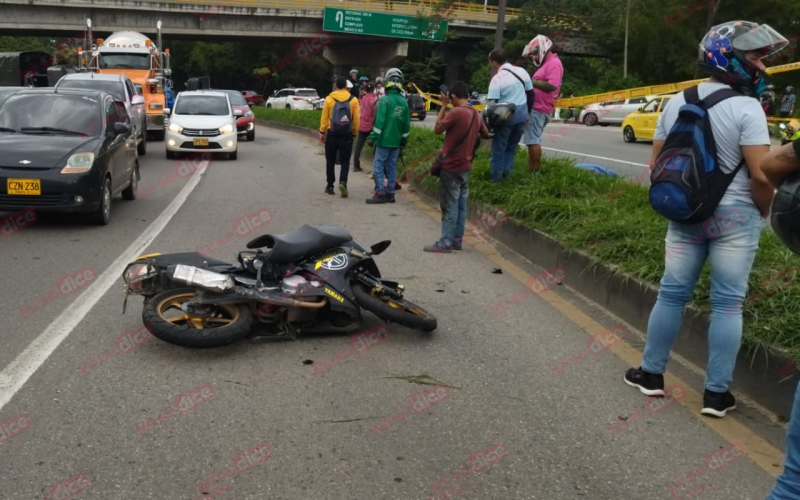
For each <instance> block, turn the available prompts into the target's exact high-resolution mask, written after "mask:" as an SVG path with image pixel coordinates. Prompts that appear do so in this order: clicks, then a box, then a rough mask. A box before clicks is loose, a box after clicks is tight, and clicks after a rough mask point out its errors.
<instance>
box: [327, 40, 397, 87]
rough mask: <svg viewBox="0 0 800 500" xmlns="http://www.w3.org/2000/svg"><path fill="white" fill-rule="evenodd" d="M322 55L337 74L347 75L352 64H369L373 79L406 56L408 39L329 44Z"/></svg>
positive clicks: (370, 76) (371, 78)
mask: <svg viewBox="0 0 800 500" xmlns="http://www.w3.org/2000/svg"><path fill="white" fill-rule="evenodd" d="M322 55H323V57H325V59H327V60H328V61H329V62H330V63H331V64H333V69H334V72H335V73H336V74H337V75H344V76H347V75H349V74H350V70H351V69H353V66H365V65H369V67H370V75H369V79H370V80H375V78H376V77H378V76H383V74H384V73H385V72H386V70H387V69H389V68H391V67H394V66H397V65H399V64H400V62H401V61H402V60H403V59H405V58H406V57H407V56H408V41H407V40H398V41H396V42H378V43H369V44H366V45H365V44H363V43H361V44H355V43H354V44H341V45H329V46H328V47H325V50H324V51H323V53H322Z"/></svg>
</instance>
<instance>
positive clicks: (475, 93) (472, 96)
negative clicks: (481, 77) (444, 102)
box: [469, 92, 478, 99]
mask: <svg viewBox="0 0 800 500" xmlns="http://www.w3.org/2000/svg"><path fill="white" fill-rule="evenodd" d="M469 98H470V99H477V98H478V93H477V92H473V93H471V94H470V95H469Z"/></svg>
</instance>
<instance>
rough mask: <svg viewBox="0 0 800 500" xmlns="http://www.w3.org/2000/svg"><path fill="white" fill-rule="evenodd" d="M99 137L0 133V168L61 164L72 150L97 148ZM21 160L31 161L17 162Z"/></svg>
mask: <svg viewBox="0 0 800 500" xmlns="http://www.w3.org/2000/svg"><path fill="white" fill-rule="evenodd" d="M100 140H102V138H100V137H81V136H77V135H75V136H73V135H55V136H54V135H49V134H0V151H2V152H3V154H2V155H0V169H2V168H3V167H13V168H15V169H16V168H19V169H25V168H63V167H64V165H66V163H67V159H68V158H69V157H70V156H71V155H73V154H74V153H77V152H79V151H89V152H96V151H95V150H96V149H97V146H98V143H99V141H100ZM23 161H24V162H30V163H20V162H23Z"/></svg>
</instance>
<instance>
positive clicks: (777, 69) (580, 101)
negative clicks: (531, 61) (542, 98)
mask: <svg viewBox="0 0 800 500" xmlns="http://www.w3.org/2000/svg"><path fill="white" fill-rule="evenodd" d="M798 69H800V62H795V63H789V64H782V65H780V66H773V67H771V68H767V74H768V75H773V74H775V73H785V72H786V71H795V70H798ZM704 81H706V79H705V78H703V79H701V80H689V81H688V82H680V83H667V84H664V85H651V86H649V87H636V88H632V89H626V90H614V91H612V92H604V93H602V94H594V95H587V96H582V97H569V98H567V99H558V100H556V102H555V107H557V108H569V107H574V106H586V105H587V104H594V103H597V102H615V101H624V100H625V99H631V98H634V97H644V96H648V95H658V94H666V93H668V92H679V91H681V90H683V89H686V88H689V87H691V86H693V85H697V84H698V83H700V82H704Z"/></svg>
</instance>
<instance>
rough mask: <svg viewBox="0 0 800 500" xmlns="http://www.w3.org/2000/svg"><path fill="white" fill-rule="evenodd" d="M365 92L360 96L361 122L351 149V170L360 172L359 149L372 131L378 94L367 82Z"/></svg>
mask: <svg viewBox="0 0 800 500" xmlns="http://www.w3.org/2000/svg"><path fill="white" fill-rule="evenodd" d="M365 90H366V94H364V97H362V98H361V102H360V105H361V122H359V125H358V138H357V139H356V149H355V151H353V172H361V171H362V170H361V150H362V149H363V148H364V142H365V141H366V140H367V138H368V137H369V133H370V132H371V131H372V122H373V121H374V120H375V105H376V104H377V103H378V96H376V95H375V87H374V86H373V85H372V84H371V83H368V84H367V85H366V87H365Z"/></svg>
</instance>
